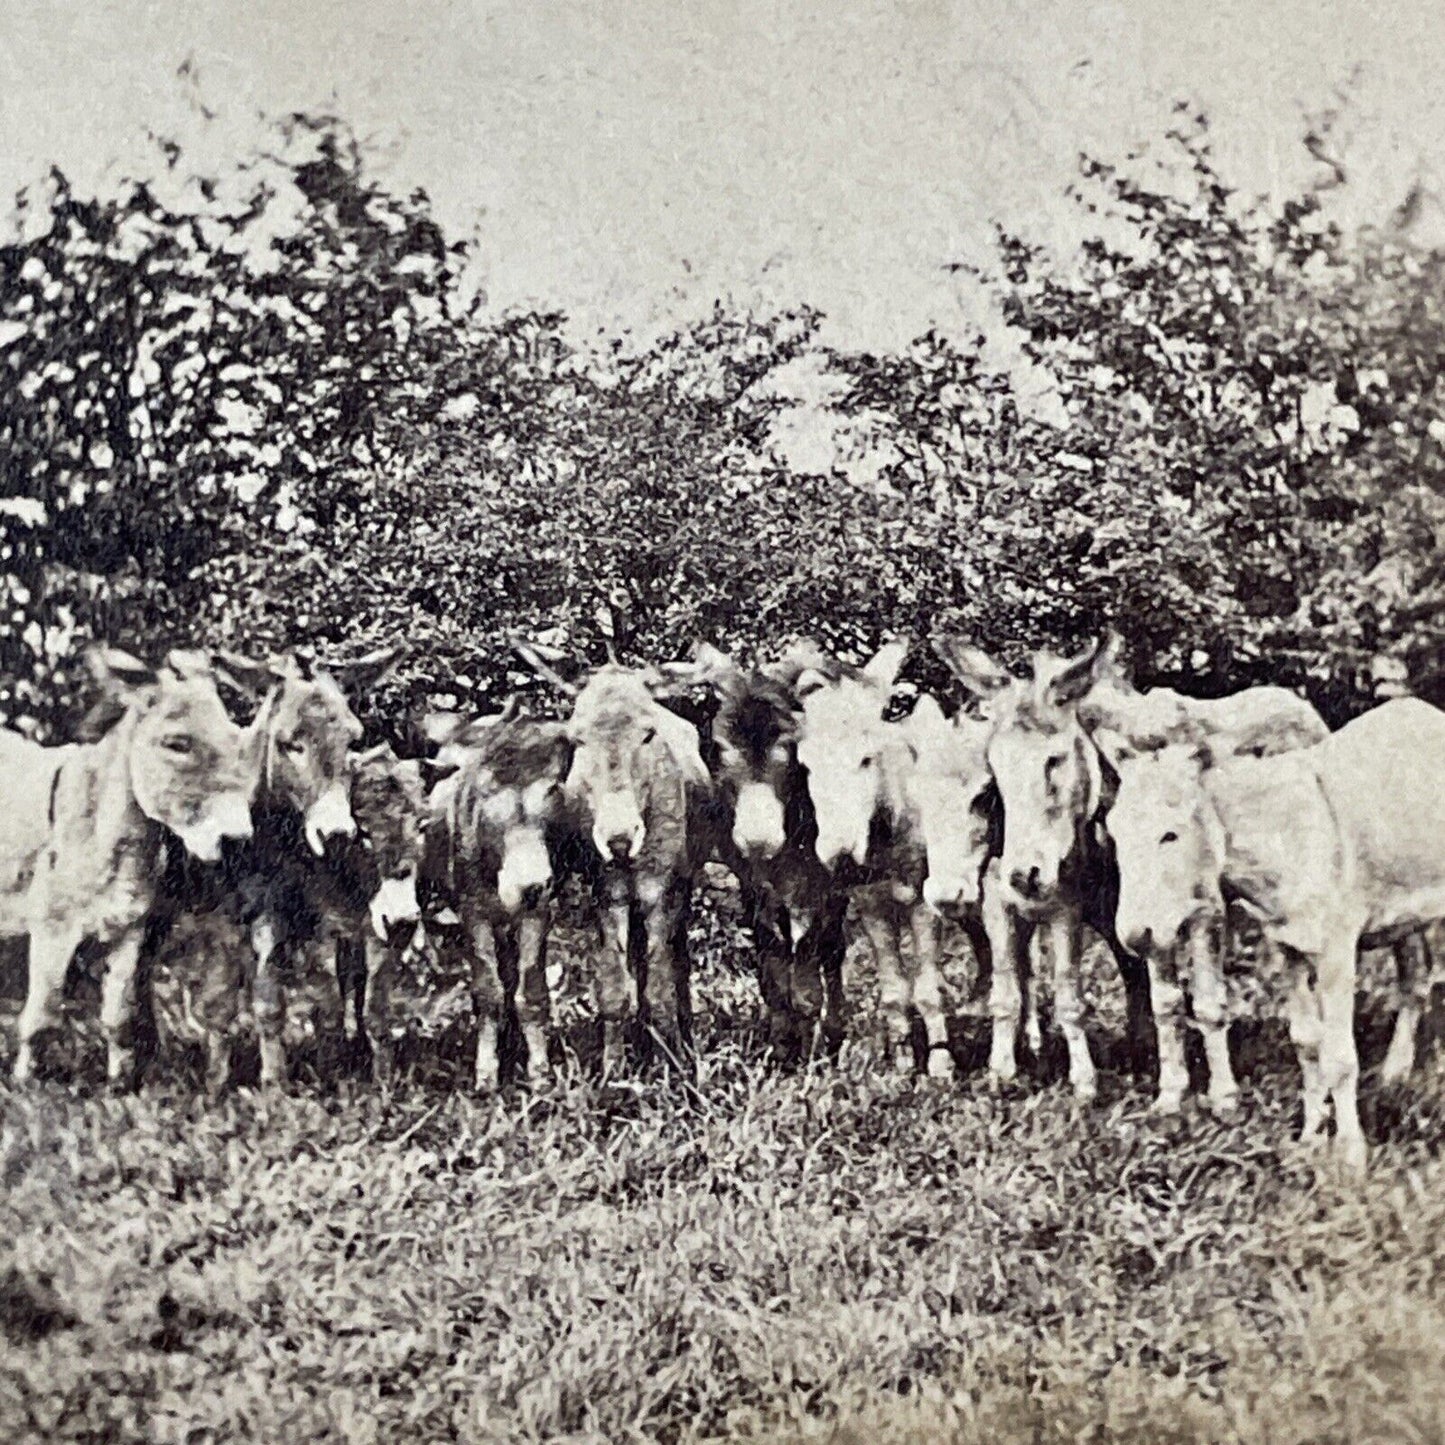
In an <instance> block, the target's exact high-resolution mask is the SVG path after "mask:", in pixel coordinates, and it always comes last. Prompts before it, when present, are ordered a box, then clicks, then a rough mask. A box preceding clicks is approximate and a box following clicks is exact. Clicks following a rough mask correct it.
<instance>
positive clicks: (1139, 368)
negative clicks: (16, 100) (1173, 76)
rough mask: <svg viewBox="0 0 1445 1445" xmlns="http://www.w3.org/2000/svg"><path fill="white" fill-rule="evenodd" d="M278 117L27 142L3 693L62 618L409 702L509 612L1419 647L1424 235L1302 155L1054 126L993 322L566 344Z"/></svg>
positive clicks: (401, 712) (6, 398)
mask: <svg viewBox="0 0 1445 1445" xmlns="http://www.w3.org/2000/svg"><path fill="white" fill-rule="evenodd" d="M273 140H274V144H270V145H267V146H265V147H262V148H261V149H260V150H258V151H257V153H256V154H254V155H252V156H250V157H247V158H244V159H242V160H239V161H237V163H236V165H235V167H234V168H233V170H231V171H229V172H226V173H224V174H213V175H195V174H193V173H192V171H191V168H190V163H189V161H188V159H187V156H186V154H185V153H184V152H183V151H182V149H181V148H180V147H179V146H177V145H175V144H172V143H165V146H164V154H165V157H166V161H167V165H166V167H164V168H163V169H162V171H161V173H160V177H159V179H158V180H156V181H152V182H151V183H148V184H139V183H133V184H127V185H125V186H122V187H120V188H119V189H118V191H117V193H116V194H114V195H112V196H109V197H101V198H88V199H87V198H82V197H79V196H77V195H76V194H75V193H74V192H73V190H72V189H71V188H70V186H69V185H68V183H67V182H66V181H65V179H64V177H62V176H60V175H59V174H54V175H52V177H51V184H50V187H49V190H48V191H46V192H45V193H44V194H43V195H36V196H31V197H28V198H27V199H26V201H25V206H24V208H23V209H22V213H21V216H20V232H19V236H18V238H17V239H16V240H15V241H14V242H13V243H12V244H11V245H9V246H7V247H4V248H3V249H0V365H3V366H7V367H8V368H9V376H10V382H9V384H8V385H7V386H6V388H5V389H4V391H3V394H0V449H3V450H0V454H3V456H4V458H5V460H4V464H3V471H0V560H3V559H4V558H8V559H9V560H8V562H7V567H6V572H7V574H8V578H7V581H6V582H5V584H4V585H5V586H6V588H7V590H8V593H9V596H8V602H7V609H8V612H9V615H10V621H11V623H12V624H13V625H12V626H9V627H7V628H5V629H4V630H3V631H0V713H3V714H4V715H6V716H8V717H10V718H11V719H12V720H13V721H15V722H17V723H19V724H20V725H22V726H26V727H29V728H32V729H33V728H43V729H48V730H51V731H55V730H57V729H58V730H59V731H61V732H64V731H65V727H66V726H67V722H66V719H67V718H68V716H69V715H70V708H71V706H72V701H73V700H72V698H71V696H70V692H69V690H68V680H69V668H70V666H71V663H70V659H71V656H72V654H73V653H74V651H75V648H76V645H77V644H78V643H79V642H80V641H83V640H84V638H85V637H86V636H88V635H91V634H99V635H105V636H107V637H110V638H113V639H115V640H118V641H121V642H123V643H129V644H130V645H132V646H135V647H137V648H139V649H141V650H151V651H155V650H158V649H159V648H160V647H161V646H162V645H164V644H168V643H171V642H176V641H208V642H224V643H227V644H229V645H232V646H239V647H242V648H246V649H250V650H253V651H265V650H272V649H281V648H287V647H295V648H303V649H307V650H310V651H312V652H313V653H316V654H319V655H320V656H322V657H323V658H324V657H326V656H332V655H337V654H347V653H354V652H358V651H361V650H364V649H367V648H369V647H371V646H373V645H376V644H378V643H398V644H400V645H401V646H402V647H403V649H404V654H405V656H404V661H403V665H402V666H401V668H400V669H399V671H398V674H397V676H396V677H395V678H394V679H393V680H392V681H391V682H390V683H389V684H388V685H387V686H386V687H385V688H383V689H381V690H379V691H378V692H377V693H376V694H374V695H373V696H371V697H369V698H367V699H365V700H364V703H365V706H366V709H367V712H368V716H369V718H370V719H371V720H372V721H374V722H377V723H379V724H381V725H382V726H383V727H385V728H386V729H387V730H388V731H390V732H391V733H392V734H393V735H395V736H399V737H402V738H403V739H404V740H406V741H409V742H415V738H414V737H409V736H408V733H407V721H408V718H409V717H410V716H411V715H412V714H413V713H414V712H415V710H416V707H417V705H418V704H419V703H420V702H421V701H422V700H423V699H424V698H426V697H438V696H449V697H451V698H453V699H455V700H459V701H463V702H474V703H478V704H481V703H483V702H485V701H486V700H487V699H493V700H494V699H495V698H496V697H497V696H498V695H499V694H501V693H504V692H506V691H509V690H512V689H514V688H517V687H525V686H528V685H530V680H529V679H528V678H527V677H526V675H525V674H524V673H522V672H518V671H516V670H515V668H516V664H515V660H514V659H513V658H512V656H511V639H512V637H513V636H514V635H516V634H518V633H525V634H528V635H530V636H534V637H541V638H542V639H543V640H545V641H550V642H552V643H553V644H555V645H558V646H560V647H561V648H562V649H564V650H567V651H571V652H572V653H573V654H575V656H576V657H577V659H578V661H579V662H581V661H592V662H596V661H599V660H601V659H602V658H603V657H604V656H605V654H606V650H607V648H608V647H609V646H610V647H611V648H613V649H614V650H616V651H618V652H619V653H621V654H622V655H624V656H632V657H650V658H666V657H669V656H672V655H676V654H678V653H684V652H686V651H687V650H688V649H689V648H690V647H691V646H692V645H693V644H694V643H695V642H696V641H698V640H699V639H701V638H709V639H711V640H714V641H717V642H720V643H722V644H724V645H729V646H734V647H742V648H749V647H753V648H758V647H765V646H769V645H772V646H776V645H778V644H779V643H781V642H782V641H783V640H785V639H786V638H788V637H790V636H793V635H797V634H812V635H815V636H818V637H820V638H821V639H823V640H824V641H826V642H829V643H831V644H833V645H834V646H836V647H839V648H840V649H842V650H844V651H847V652H852V653H854V654H855V655H856V654H858V653H860V652H862V651H863V650H864V649H865V648H869V647H871V646H873V645H875V644H876V642H877V640H878V639H879V638H880V637H881V636H882V635H884V634H887V633H890V632H904V633H908V634H910V635H913V636H915V637H922V636H924V635H926V634H927V633H928V632H930V631H931V630H933V629H935V628H937V627H940V626H952V627H955V628H960V629H963V630H967V631H969V632H971V633H972V634H973V635H974V636H976V637H977V638H978V639H980V640H981V641H983V642H985V643H987V644H989V645H991V646H993V647H996V648H998V649H1000V650H1002V651H1004V652H1006V653H1011V654H1015V655H1016V654H1017V653H1018V652H1019V651H1021V650H1022V649H1023V648H1024V647H1026V646H1032V645H1038V644H1041V643H1051V644H1054V645H1059V644H1064V643H1072V642H1075V641H1077V640H1079V639H1080V638H1082V637H1083V636H1085V635H1087V634H1090V633H1093V632H1095V631H1097V630H1098V628H1099V627H1100V626H1101V625H1103V624H1104V623H1105V622H1109V621H1112V622H1114V623H1116V624H1119V625H1122V626H1123V627H1124V629H1125V631H1126V633H1127V634H1128V636H1129V637H1130V639H1131V641H1132V642H1133V645H1134V654H1135V655H1134V661H1135V664H1136V666H1137V668H1138V670H1139V673H1140V675H1141V677H1142V678H1143V679H1144V680H1146V681H1148V680H1167V681H1170V682H1174V683H1176V684H1182V685H1184V686H1186V687H1189V688H1190V689H1192V690H1196V691H1206V692H1208V691H1219V690H1223V689H1225V688H1229V687H1233V686H1237V685H1240V684H1241V683H1245V682H1250V681H1258V680H1263V679H1266V678H1268V679H1272V680H1279V681H1286V682H1291V683H1294V684H1297V685H1303V686H1305V687H1307V688H1308V689H1309V690H1310V691H1311V692H1312V693H1313V695H1314V696H1315V697H1316V699H1317V700H1318V701H1321V702H1322V703H1324V704H1325V705H1326V706H1327V707H1328V708H1329V709H1330V710H1331V711H1332V713H1333V714H1334V715H1336V716H1339V715H1342V714H1344V713H1347V712H1349V711H1350V710H1353V709H1356V708H1358V707H1359V706H1361V705H1362V704H1363V703H1364V702H1366V701H1367V700H1368V699H1369V696H1370V689H1371V685H1372V679H1371V676H1370V667H1371V664H1372V662H1373V660H1375V659H1376V658H1377V657H1378V656H1380V655H1382V654H1383V655H1388V656H1390V657H1392V658H1394V659H1395V660H1396V662H1403V663H1406V664H1408V665H1409V666H1410V668H1411V670H1412V672H1413V674H1414V677H1415V681H1416V685H1417V686H1419V687H1421V688H1423V689H1424V690H1425V691H1426V692H1427V693H1429V692H1430V691H1431V690H1432V689H1438V688H1439V687H1441V686H1445V677H1441V676H1438V675H1437V673H1436V669H1437V667H1438V664H1437V663H1436V661H1435V658H1436V653H1437V651H1438V648H1437V647H1436V641H1437V638H1438V624H1437V622H1436V620H1435V619H1436V615H1437V613H1438V610H1439V606H1440V603H1441V600H1442V598H1445V573H1442V572H1441V568H1440V563H1439V561H1438V548H1437V546H1436V540H1437V537H1439V536H1440V535H1441V528H1442V526H1445V510H1442V504H1441V499H1440V487H1441V467H1442V441H1445V420H1442V418H1441V416H1440V403H1441V397H1440V395H1439V393H1438V386H1439V382H1438V377H1439V373H1440V368H1439V365H1438V358H1439V356H1440V355H1441V354H1442V353H1445V345H1442V343H1445V321H1442V314H1441V303H1440V299H1439V298H1440V296H1441V295H1442V294H1445V293H1442V289H1441V285H1440V282H1441V280H1442V266H1445V258H1442V257H1441V256H1439V255H1436V254H1434V253H1430V252H1426V251H1424V250H1422V249H1421V248H1419V247H1417V246H1415V245H1414V244H1413V243H1412V242H1411V240H1410V237H1409V234H1408V231H1407V230H1403V229H1401V228H1400V227H1399V226H1394V225H1390V226H1384V227H1381V228H1378V229H1376V230H1374V231H1367V232H1365V233H1362V234H1352V235H1347V234H1344V233H1343V232H1341V231H1340V230H1339V229H1338V228H1337V227H1335V226H1332V225H1331V224H1329V223H1328V222H1327V221H1326V220H1325V219H1324V216H1323V213H1322V210H1321V206H1320V201H1319V198H1318V196H1316V195H1314V194H1310V193H1306V194H1304V195H1302V196H1300V197H1297V198H1296V199H1294V200H1291V201H1289V202H1288V203H1286V204H1284V205H1283V206H1279V207H1276V208H1275V209H1273V210H1270V209H1267V208H1264V207H1262V206H1260V205H1257V204H1247V203H1245V202H1244V201H1242V200H1241V198H1240V197H1238V196H1237V195H1235V194H1233V193H1232V192H1231V191H1230V189H1229V187H1228V186H1227V184H1226V183H1225V181H1224V180H1223V179H1222V178H1221V176H1220V175H1219V174H1218V171H1217V169H1216V167H1215V165H1214V162H1213V159H1212V155H1211V151H1210V146H1209V135H1208V129H1207V125H1206V123H1205V121H1204V119H1203V118H1202V117H1199V116H1196V115H1192V114H1190V113H1189V112H1188V111H1187V110H1181V112H1180V114H1179V123H1178V126H1177V128H1176V129H1175V130H1174V131H1173V132H1172V133H1171V134H1170V136H1169V137H1168V138H1167V140H1166V144H1165V147H1164V151H1163V161H1162V162H1161V164H1160V165H1158V166H1156V167H1155V168H1154V170H1152V171H1149V170H1148V169H1147V168H1145V167H1144V166H1143V165H1142V164H1141V163H1138V162H1134V163H1131V166H1130V167H1129V168H1121V167H1116V166H1113V165H1110V164H1106V163H1104V162H1102V161H1097V160H1092V159H1085V160H1084V161H1082V162H1081V176H1080V182H1079V186H1078V190H1077V194H1076V197H1075V199H1076V201H1077V203H1078V205H1079V206H1080V207H1081V208H1082V210H1083V213H1084V214H1085V215H1087V216H1088V217H1089V218H1090V220H1091V221H1092V222H1093V225H1092V227H1091V229H1092V230H1093V232H1094V233H1095V234H1094V238H1093V239H1092V240H1090V241H1089V242H1088V243H1087V244H1086V245H1085V246H1084V247H1083V249H1082V251H1081V253H1080V254H1079V255H1078V256H1076V257H1055V256H1050V255H1048V254H1045V253H1044V252H1042V251H1040V250H1039V249H1038V248H1036V247H1034V246H1031V245H1029V244H1027V243H1025V242H1024V241H1023V240H1021V239H1019V238H1018V237H1014V236H1010V235H1000V237H999V242H998V256H997V264H996V265H995V266H994V267H993V268H992V269H991V270H990V271H989V272H988V273H987V274H986V275H985V276H984V277H983V278H982V279H983V280H984V281H985V283H986V284H987V285H988V286H989V287H990V288H991V290H992V293H993V295H994V298H995V301H996V303H997V307H998V311H999V315H1000V317H1001V318H1002V322H1003V323H1005V324H1006V328H1005V329H1003V330H1000V329H999V328H994V332H995V334H993V335H991V336H990V337H989V338H987V339H985V338H984V337H982V336H980V337H977V338H974V339H972V340H965V341H962V342H961V341H957V340H954V341H950V340H948V339H946V338H943V337H941V336H939V335H936V334H930V335H928V336H925V337H922V338H920V339H919V341H918V342H916V343H915V344H914V345H913V346H912V347H910V348H908V349H906V350H905V351H904V352H902V353H899V354H895V355H868V354H855V353H839V352H836V351H829V350H827V349H825V348H824V347H823V346H822V345H821V344H820V341H819V337H818V326H819V321H820V318H819V317H818V315H817V314H816V313H814V312H812V311H810V310H808V309H806V308H799V309H797V310H794V311H790V312H784V313H781V314H778V315H774V316H756V315H750V314H737V313H734V312H731V311H728V310H726V309H724V308H722V307H719V308H718V309H717V310H716V311H715V312H714V313H713V314H712V315H710V316H707V317H705V318H703V319H702V320H700V321H697V322H695V323H691V324H687V325H680V326H678V327H677V328H675V329H674V330H672V331H671V332H666V333H664V334H662V335H661V336H659V337H657V338H655V339H652V340H643V339H639V338H636V337H631V336H625V335H624V336H618V337H617V338H615V339H614V341H613V342H612V343H611V344H610V346H607V347H603V348H595V347H594V348H578V347H576V346H575V345H574V344H573V343H572V342H570V341H569V339H568V336H567V332H566V328H565V318H564V317H562V316H560V315H556V314H530V315H514V316H505V317H500V318H498V317H488V316H484V315H483V314H482V313H480V312H479V311H478V310H477V309H476V308H475V307H473V306H471V305H469V304H467V303H466V302H465V300H464V296H465V292H464V289H463V287H462V284H461V272H462V267H463V265H464V263H465V260H466V256H465V250H464V248H463V247H461V246H459V245H455V244H451V243H449V242H448V241H447V239H446V237H445V236H444V235H443V234H442V233H441V231H440V229H439V228H438V227H437V225H436V224H435V222H434V221H433V220H432V219H431V215H430V209H429V205H428V202H427V199H426V197H425V196H424V195H422V194H414V195H411V196H407V197H399V196H396V195H394V194H391V193H390V192H389V191H387V190H386V189H384V188H383V187H381V186H380V185H379V184H378V183H377V182H376V181H375V180H374V179H372V177H371V175H370V173H369V170H368V167H367V164H366V158H365V156H364V154H363V152H362V150H361V148H360V147H359V146H358V144H357V142H356V141H355V139H354V138H353V137H352V136H351V135H350V133H349V132H348V131H347V129H346V127H345V126H344V125H343V124H342V123H341V122H339V121H337V120H336V119H334V118H330V117H306V116H292V117H289V118H287V119H286V120H285V121H283V122H281V123H280V124H278V125H277V126H276V127H275V134H274V137H273ZM800 373H809V374H811V376H812V378H813V383H814V384H813V388H812V391H811V393H809V391H808V388H807V387H804V388H803V391H802V393H800V392H799V390H798V387H797V377H798V375H799V374H800ZM800 397H801V399H800ZM800 425H805V426H812V427H814V428H815V430H816V431H817V432H818V434H819V435H821V436H823V438H824V444H823V446H822V449H821V451H820V450H819V448H818V447H816V446H815V447H813V448H812V450H811V452H808V451H807V449H804V451H803V452H800V451H799V450H798V449H797V448H793V447H790V446H789V444H788V441H787V438H788V436H789V435H790V429H793V428H796V427H798V426H800ZM913 665H914V667H915V668H916V669H917V672H918V675H919V678H920V680H923V681H927V682H930V683H938V682H941V680H942V679H941V678H940V677H939V676H938V675H937V674H936V673H934V672H931V671H930V663H929V661H928V659H927V657H926V656H924V655H922V654H920V655H919V656H918V657H917V658H916V660H915V663H914V664H913Z"/></svg>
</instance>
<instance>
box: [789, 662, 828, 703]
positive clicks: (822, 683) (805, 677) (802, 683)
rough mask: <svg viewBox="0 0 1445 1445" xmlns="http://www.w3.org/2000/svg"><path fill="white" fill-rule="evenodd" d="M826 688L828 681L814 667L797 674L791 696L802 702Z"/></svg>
mask: <svg viewBox="0 0 1445 1445" xmlns="http://www.w3.org/2000/svg"><path fill="white" fill-rule="evenodd" d="M827 686H828V679H827V678H826V677H824V675H823V674H822V673H821V672H819V671H818V669H817V668H816V667H810V668H808V669H807V670H806V671H804V672H801V673H799V674H798V680H797V681H796V682H795V683H794V684H793V696H794V697H796V698H797V699H798V701H799V702H803V701H805V700H806V699H807V698H810V697H812V695H813V694H814V693H815V692H821V691H822V690H823V689H824V688H825V687H827Z"/></svg>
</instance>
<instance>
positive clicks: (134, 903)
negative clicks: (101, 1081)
mask: <svg viewBox="0 0 1445 1445" xmlns="http://www.w3.org/2000/svg"><path fill="white" fill-rule="evenodd" d="M87 660H88V662H89V665H90V669H91V673H92V675H93V677H94V678H95V680H96V682H97V683H98V684H99V685H100V687H101V688H102V690H103V693H104V698H103V702H102V704H101V707H100V709H98V710H97V712H96V713H95V714H94V715H93V717H92V719H91V722H92V724H93V725H94V726H95V727H96V728H98V729H101V730H100V731H99V735H98V736H96V737H95V738H94V739H93V740H90V741H86V742H81V743H74V744H69V745H66V746H62V747H55V748H46V747H42V746H40V745H39V744H38V743H34V742H32V741H31V740H30V739H28V738H24V737H21V736H20V735H19V734H16V733H10V732H0V763H3V766H0V785H3V790H4V791H3V796H4V801H5V802H6V803H7V804H8V808H7V812H6V822H5V827H4V829H3V836H0V938H5V937H13V938H19V937H28V940H29V981H28V986H27V991H26V996H25V1007H24V1009H23V1010H22V1012H21V1014H20V1019H19V1026H18V1033H19V1048H18V1050H17V1052H16V1055H15V1064H14V1073H15V1078H16V1079H17V1080H19V1081H24V1080H27V1079H29V1078H31V1077H32V1075H33V1074H34V1072H35V1068H36V1062H37V1049H38V1044H39V1041H40V1037H41V1036H42V1035H43V1034H44V1033H46V1032H47V1031H49V1030H50V1029H52V1028H53V1027H54V1026H55V1024H56V1023H57V1021H58V1011H59V1001H60V994H61V990H62V988H63V986H64V983H65V975H66V972H67V970H68V968H69V966H70V962H71V960H72V958H73V957H74V956H75V952H76V950H77V948H79V947H80V945H81V944H82V943H83V942H85V941H86V940H92V941H94V942H95V943H96V944H98V945H99V946H100V947H101V948H103V949H104V951H105V955H106V970H105V977H104V982H103V985H102V997H101V1024H102V1027H103V1029H104V1031H105V1035H106V1046H107V1047H106V1052H107V1065H106V1067H107V1074H108V1077H109V1080H110V1083H111V1085H112V1086H114V1087H123V1086H125V1085H128V1084H129V1083H131V1082H132V1081H133V1079H134V1076H135V1069H136V1059H135V1040H134V1027H135V1014H136V988H137V980H138V975H139V973H140V970H141V966H142V963H143V960H144V953H145V941H146V936H147V932H148V930H149V929H150V928H151V927H153V919H154V915H155V911H156V907H157V902H158V895H159V892H160V889H161V884H162V879H163V874H164V867H165V855H166V848H167V837H168V835H169V836H170V837H171V838H173V839H175V840H176V841H177V842H178V844H179V849H178V850H177V851H181V850H183V851H184V852H185V853H187V854H188V855H189V856H190V857H192V858H194V859H196V860H199V861H200V862H203V863H207V864H211V863H216V862H218V861H219V860H220V858H221V855H222V852H223V847H224V845H225V844H226V843H227V842H228V841H232V840H233V841H239V840H243V839H246V838H249V837H250V835H251V830H252V817H251V797H252V792H253V790H254V783H255V778H254V773H253V771H252V767H251V759H250V754H249V748H248V745H247V742H246V738H245V735H244V733H243V731H242V730H241V729H240V728H239V727H237V726H236V724H235V723H234V722H233V721H232V720H231V718H230V717H228V716H227V714H226V711H225V709H224V707H223V706H222V704H221V699H220V695H219V694H218V692H217V690H216V682H215V673H214V670H213V668H212V665H211V661H210V659H209V658H208V657H207V656H205V655H204V654H200V653H194V652H181V651H176V652H171V653H170V654H169V655H168V657H167V659H166V662H165V664H164V665H163V666H161V667H158V668H153V667H150V666H148V665H147V664H146V663H143V662H141V661H139V660H138V659H136V658H134V657H131V656H130V655H129V654H127V653H124V652H120V651H118V650H116V649H113V648H96V649H94V650H93V651H91V653H90V654H89V656H88V659H87Z"/></svg>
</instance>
